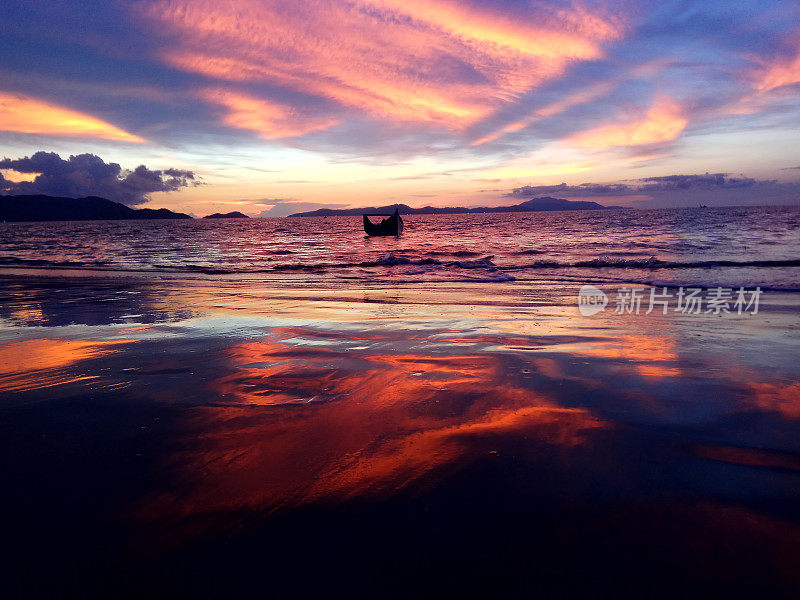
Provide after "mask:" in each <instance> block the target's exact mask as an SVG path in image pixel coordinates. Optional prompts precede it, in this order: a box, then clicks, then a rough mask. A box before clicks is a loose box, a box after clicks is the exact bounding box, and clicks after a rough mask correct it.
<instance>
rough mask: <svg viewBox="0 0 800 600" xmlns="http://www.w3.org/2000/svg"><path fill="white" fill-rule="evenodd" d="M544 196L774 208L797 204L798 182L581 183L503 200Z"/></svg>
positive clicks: (528, 189)
mask: <svg viewBox="0 0 800 600" xmlns="http://www.w3.org/2000/svg"><path fill="white" fill-rule="evenodd" d="M543 194H548V195H557V196H563V197H593V196H607V197H624V196H637V195H638V196H642V195H647V196H650V199H649V200H639V201H637V202H635V204H636V205H639V206H681V205H692V204H694V203H696V201H698V200H700V201H703V202H708V201H711V202H716V203H719V204H720V205H722V204H724V203H728V204H760V203H766V204H774V203H776V202H785V203H787V204H796V203H798V201H800V182H792V183H779V182H777V181H776V180H759V179H752V178H750V177H743V176H742V177H731V176H730V174H729V173H705V174H703V175H665V176H662V177H645V178H642V179H638V180H636V182H635V183H633V184H628V183H614V184H602V183H582V184H580V185H567V184H566V183H561V184H559V185H526V186H523V187H519V188H515V189H513V190H512V191H511V192H509V193H508V194H506V196H508V197H511V198H532V197H535V196H541V195H543Z"/></svg>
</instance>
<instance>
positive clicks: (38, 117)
mask: <svg viewBox="0 0 800 600" xmlns="http://www.w3.org/2000/svg"><path fill="white" fill-rule="evenodd" d="M0 131H12V132H15V133H27V134H36V135H45V136H67V137H79V138H97V139H101V140H112V141H116V142H130V143H134V144H142V143H144V142H145V140H144V139H142V138H140V137H139V136H137V135H134V134H132V133H128V132H127V131H123V130H122V129H120V128H119V127H115V126H114V125H111V124H110V123H106V122H105V121H101V120H100V119H97V118H95V117H92V116H90V115H85V114H82V113H79V112H76V111H73V110H69V109H67V108H63V107H60V106H56V105H54V104H50V103H48V102H43V101H41V100H37V99H35V98H30V97H28V96H21V95H16V94H9V93H4V92H0Z"/></svg>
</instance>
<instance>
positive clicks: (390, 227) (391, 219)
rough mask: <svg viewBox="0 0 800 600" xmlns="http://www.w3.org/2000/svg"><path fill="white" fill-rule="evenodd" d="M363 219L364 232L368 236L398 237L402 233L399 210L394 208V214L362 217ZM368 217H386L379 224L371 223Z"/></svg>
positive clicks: (365, 215) (401, 220) (401, 219)
mask: <svg viewBox="0 0 800 600" xmlns="http://www.w3.org/2000/svg"><path fill="white" fill-rule="evenodd" d="M362 217H363V218H364V231H365V232H366V233H367V235H369V236H378V235H400V234H401V233H403V217H401V216H400V209H399V208H395V209H394V214H393V215H390V216H388V217H387V216H386V215H368V214H364V215H362ZM370 217H386V218H385V219H383V220H382V221H381V222H380V223H373V222H372V221H370V220H369V218H370Z"/></svg>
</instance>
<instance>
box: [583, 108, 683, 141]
mask: <svg viewBox="0 0 800 600" xmlns="http://www.w3.org/2000/svg"><path fill="white" fill-rule="evenodd" d="M688 123H689V120H688V119H687V118H686V117H685V116H684V115H683V111H682V109H681V107H680V105H679V104H678V103H677V102H675V101H674V100H672V99H670V98H667V97H661V98H658V99H657V100H656V101H655V102H654V103H653V105H652V106H651V107H650V109H649V110H648V111H647V113H646V114H645V115H644V116H643V117H638V118H634V119H632V120H628V121H626V122H623V123H619V124H616V123H615V124H608V125H601V126H600V127H597V128H595V129H590V130H589V131H585V132H582V133H579V134H577V135H575V136H573V137H571V138H570V139H569V141H570V142H573V143H575V144H578V145H579V146H586V147H589V148H596V149H598V150H605V149H607V148H610V147H612V146H642V145H648V144H662V143H664V142H672V141H674V140H676V139H677V138H678V136H679V135H680V134H681V132H682V131H683V130H684V129H685V128H686V125H687V124H688Z"/></svg>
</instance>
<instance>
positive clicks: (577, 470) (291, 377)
mask: <svg viewBox="0 0 800 600" xmlns="http://www.w3.org/2000/svg"><path fill="white" fill-rule="evenodd" d="M600 287H601V288H605V291H607V293H608V295H609V297H611V298H612V300H613V297H614V292H615V289H613V288H616V287H618V286H616V285H615V286H611V287H609V286H607V285H606V286H603V285H600ZM2 290H3V292H2V293H3V298H2V303H1V304H0V306H1V307H2V308H1V309H0V310H2V315H0V317H1V318H2V328H0V391H1V392H2V405H1V406H0V411H2V419H0V428H2V435H0V440H2V442H0V443H2V445H3V448H2V456H3V473H4V480H5V482H6V484H7V485H6V488H5V491H4V493H3V495H2V500H0V502H2V505H3V515H4V521H5V524H4V531H5V532H6V535H5V537H6V543H7V545H8V546H9V547H11V548H13V549H14V552H13V556H12V557H11V559H10V563H9V565H7V566H9V567H10V569H9V573H10V574H11V575H10V576H9V577H6V578H5V580H4V582H3V585H4V586H7V587H9V588H10V593H11V594H12V597H30V596H41V597H54V596H58V595H78V596H99V597H143V596H147V597H159V596H163V597H175V596H198V595H200V596H217V597H228V596H229V595H230V594H244V595H252V594H253V593H254V592H256V591H257V592H258V593H259V594H262V593H263V595H272V594H274V595H279V596H285V595H288V594H300V595H302V594H308V593H323V592H324V593H333V594H336V595H339V594H347V595H350V596H356V597H360V596H371V597H376V596H377V597H392V596H394V597H411V596H413V597H430V596H434V595H436V596H442V595H444V596H451V595H455V594H457V593H475V592H483V593H489V594H492V595H494V596H495V597H496V596H505V597H508V596H515V595H526V596H530V595H536V594H544V595H548V596H553V595H557V596H565V597H653V596H664V597H665V596H673V597H674V596H675V595H681V596H695V597H699V596H703V595H707V594H709V593H714V594H715V595H721V594H726V593H728V594H737V595H741V594H753V595H759V596H761V597H765V596H771V597H780V596H784V597H791V596H793V595H796V594H797V593H798V591H800V578H798V573H800V569H799V568H798V567H800V541H799V540H800V513H798V506H800V503H798V500H800V443H799V442H798V440H800V435H798V434H800V387H799V386H798V383H797V382H798V371H799V370H800V368H799V367H798V364H797V360H796V349H797V347H798V331H800V327H798V326H799V325H800V311H798V302H799V300H798V297H797V295H796V294H792V293H785V292H780V291H773V292H767V293H764V294H763V295H762V297H761V303H760V307H759V312H758V313H757V314H742V315H737V314H723V315H714V314H705V313H703V314H679V313H675V312H670V313H669V314H667V315H664V314H662V313H661V312H660V311H653V312H651V313H650V314H645V311H642V312H641V314H638V315H637V314H616V312H615V311H614V310H613V307H611V306H609V308H608V309H607V310H606V311H603V312H602V313H600V314H596V315H592V316H583V315H581V314H580V312H579V311H578V306H577V294H578V287H577V286H576V285H574V284H571V283H565V282H563V281H560V282H559V281H546V280H542V281H538V282H530V281H526V282H514V281H510V282H504V283H503V284H502V285H498V284H492V283H486V282H426V283H424V284H414V283H410V284H380V283H363V282H361V283H354V284H352V285H347V286H342V285H338V286H324V285H322V286H316V287H312V286H300V285H296V284H293V285H283V286H282V285H276V284H275V282H266V283H265V282H260V281H258V280H256V279H250V280H240V281H233V280H224V279H218V280H210V279H196V280H192V279H187V278H168V277H107V276H102V277H89V276H86V274H85V273H84V274H81V273H78V274H76V273H74V272H73V273H65V274H62V276H57V275H54V274H53V273H52V272H51V273H48V274H42V273H28V274H22V273H10V272H7V273H6V274H5V275H3V276H2Z"/></svg>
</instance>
